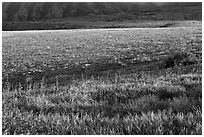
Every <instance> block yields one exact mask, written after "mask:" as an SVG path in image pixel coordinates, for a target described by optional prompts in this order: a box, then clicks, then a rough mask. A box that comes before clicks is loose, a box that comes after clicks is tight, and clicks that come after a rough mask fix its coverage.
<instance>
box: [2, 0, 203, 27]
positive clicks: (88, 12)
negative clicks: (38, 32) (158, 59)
mask: <svg viewBox="0 0 204 137" xmlns="http://www.w3.org/2000/svg"><path fill="white" fill-rule="evenodd" d="M2 5H3V7H2V13H3V14H2V15H3V16H2V19H3V30H27V29H73V28H101V26H100V24H99V22H103V24H108V26H109V27H110V28H111V27H112V25H110V23H111V22H114V23H115V22H121V21H125V22H138V21H144V20H151V21H152V20H154V21H158V20H201V19H202V4H201V3H198V2H197V3H193V2H191V3H185V2H183V3H128V2H127V3H121V2H116V3H113V2H67V3H62V2H58V3H56V2H53V3H52V2H41V3H31V2H18V3H15V2H4V3H3V4H2ZM86 24H91V25H88V26H87V25H86Z"/></svg>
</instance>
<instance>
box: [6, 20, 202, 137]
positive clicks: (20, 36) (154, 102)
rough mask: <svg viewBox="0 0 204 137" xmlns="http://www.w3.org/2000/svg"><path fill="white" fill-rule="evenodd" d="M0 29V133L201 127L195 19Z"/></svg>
mask: <svg viewBox="0 0 204 137" xmlns="http://www.w3.org/2000/svg"><path fill="white" fill-rule="evenodd" d="M184 23H186V24H188V25H184V26H182V24H180V25H179V26H175V27H166V28H119V29H116V28H115V29H76V30H46V31H4V32H3V33H2V83H3V84H2V133H3V134H5V135H11V134H12V135H13V134H29V135H30V134H31V135H38V134H45V135H58V134H63V135H67V134H72V135H74V134H77V135H81V134H82V135H85V134H86V135H87V134H88V135H95V134H98V135H104V134H106V135H111V134H113V135H116V134H118V135H129V134H132V135H135V134H137V135H153V134H158V135H169V134H173V135H177V134H182V135H186V134H188V135H189V134H192V135H197V134H198V135H201V134H202V27H201V22H199V21H195V22H184Z"/></svg>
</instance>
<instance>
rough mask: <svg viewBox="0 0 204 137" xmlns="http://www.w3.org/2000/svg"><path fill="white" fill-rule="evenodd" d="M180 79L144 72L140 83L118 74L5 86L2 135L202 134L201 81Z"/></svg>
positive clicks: (135, 78) (178, 77)
mask: <svg viewBox="0 0 204 137" xmlns="http://www.w3.org/2000/svg"><path fill="white" fill-rule="evenodd" d="M180 77H181V76H177V78H175V76H174V75H166V76H165V77H163V78H161V77H160V76H155V75H149V74H146V75H145V74H143V76H142V77H140V81H139V80H137V77H136V76H135V77H132V78H129V79H128V78H125V77H123V76H122V75H121V76H120V75H119V76H117V78H116V79H118V80H115V81H110V80H109V79H107V80H97V79H93V78H92V79H88V80H85V79H84V80H82V81H75V83H74V82H73V83H72V84H71V85H70V86H69V87H58V89H56V88H55V87H54V88H50V89H46V88H44V89H43V90H41V89H36V90H29V91H22V90H21V91H18V92H17V91H12V92H7V91H6V90H4V91H3V109H2V110H3V113H2V114H3V115H2V133H3V134H32V135H36V134H46V135H49V134H51V135H57V134H59V135H60V134H62V135H65V134H66V135H67V134H73V135H74V134H78V135H80V134H83V135H84V134H92V135H94V134H100V135H102V134H108V135H111V134H114V135H116V134H118V135H123V134H124V135H129V134H132V135H133V134H140V135H142V134H144V135H152V134H158V135H175V134H194V135H195V134H202V121H201V119H202V111H201V107H202V101H201V100H202V88H201V86H200V84H201V83H200V82H201V81H200V82H197V84H195V82H194V86H190V85H189V83H188V84H184V82H183V83H181V82H175V81H176V80H179V79H180ZM122 79H123V80H122ZM124 79H126V80H125V81H124ZM133 79H134V82H133ZM142 79H146V80H142ZM165 80H168V81H165ZM179 83H180V84H179ZM192 83H193V82H191V83H190V84H192ZM53 90H57V91H55V92H53ZM194 92H195V93H194Z"/></svg>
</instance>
